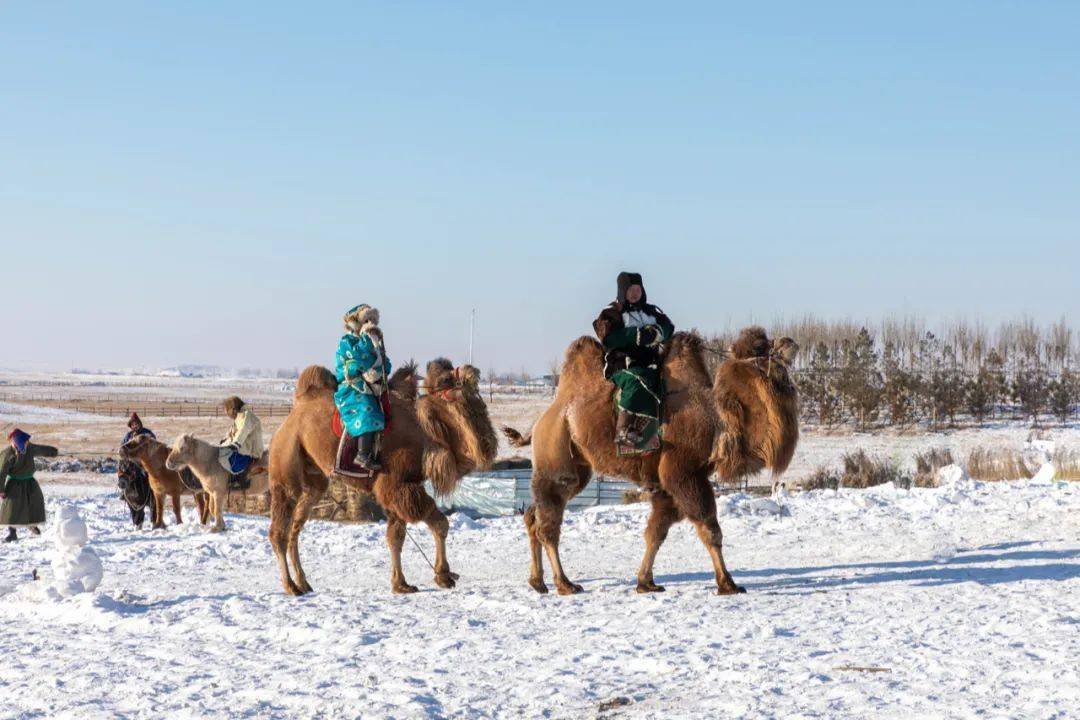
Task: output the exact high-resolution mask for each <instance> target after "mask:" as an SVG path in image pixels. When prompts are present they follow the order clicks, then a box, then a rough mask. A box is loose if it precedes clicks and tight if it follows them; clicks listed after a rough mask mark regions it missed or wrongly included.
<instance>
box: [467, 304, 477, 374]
mask: <svg viewBox="0 0 1080 720" xmlns="http://www.w3.org/2000/svg"><path fill="white" fill-rule="evenodd" d="M475 334H476V308H473V309H472V312H471V313H469V364H470V365H472V364H473V338H474V336H475Z"/></svg>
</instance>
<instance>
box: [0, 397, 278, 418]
mask: <svg viewBox="0 0 1080 720" xmlns="http://www.w3.org/2000/svg"><path fill="white" fill-rule="evenodd" d="M0 401H3V402H11V403H18V404H22V405H34V406H38V407H49V408H59V409H62V410H71V411H72V412H80V413H88V414H91V415H104V416H106V417H127V416H128V415H130V414H131V413H133V412H137V413H139V414H140V415H144V416H146V417H205V418H215V417H223V416H224V415H225V410H224V408H223V407H222V404H221V402H220V401H217V400H199V399H194V398H176V397H153V396H134V395H106V396H95V397H86V398H77V397H56V396H55V395H51V396H50V395H20V394H15V393H0ZM248 405H249V406H250V407H251V408H252V409H253V410H254V411H255V414H256V415H258V416H260V417H275V416H282V417H283V416H285V415H288V414H289V411H290V410H291V409H292V402H259V401H257V400H255V401H252V402H250V403H248Z"/></svg>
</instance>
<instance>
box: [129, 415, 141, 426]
mask: <svg viewBox="0 0 1080 720" xmlns="http://www.w3.org/2000/svg"><path fill="white" fill-rule="evenodd" d="M135 423H138V424H139V425H142V424H143V422H142V418H140V417H139V413H131V417H129V418H128V424H127V426H128V427H131V426H132V425H134V424H135Z"/></svg>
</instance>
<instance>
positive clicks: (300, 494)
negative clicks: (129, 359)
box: [270, 359, 498, 595]
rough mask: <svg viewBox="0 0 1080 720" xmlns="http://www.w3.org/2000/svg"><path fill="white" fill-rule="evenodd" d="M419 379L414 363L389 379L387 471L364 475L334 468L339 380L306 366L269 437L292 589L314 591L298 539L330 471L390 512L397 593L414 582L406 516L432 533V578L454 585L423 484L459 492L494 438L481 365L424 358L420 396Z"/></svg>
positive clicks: (278, 535) (282, 566)
mask: <svg viewBox="0 0 1080 720" xmlns="http://www.w3.org/2000/svg"><path fill="white" fill-rule="evenodd" d="M417 383H418V379H417V376H416V367H415V365H411V364H410V365H408V366H406V367H403V368H401V369H399V370H398V371H397V372H395V373H394V375H393V377H392V378H391V379H390V383H389V386H390V395H391V398H390V407H391V412H390V427H389V429H387V430H386V431H385V432H384V433H383V438H382V449H381V451H380V459H381V461H382V465H383V469H382V470H381V471H380V472H379V473H378V474H377V475H375V477H374V478H373V479H371V480H367V481H364V480H357V479H355V478H350V477H344V476H339V475H335V474H334V460H335V456H336V453H337V447H338V437H337V436H336V435H335V433H334V429H333V418H334V414H335V412H336V408H335V407H334V391H335V389H336V388H337V380H336V379H335V378H334V375H333V373H331V372H330V371H329V370H327V369H326V368H324V367H320V366H318V365H312V366H311V367H309V368H307V369H305V370H304V371H303V372H302V373H301V374H300V378H299V380H298V381H297V384H296V400H295V402H294V404H293V408H292V411H291V412H290V413H289V416H288V417H287V418H286V419H285V422H284V424H282V426H281V428H280V429H279V430H278V431H277V432H276V433H275V434H274V439H273V442H271V444H270V544H271V545H272V546H273V548H274V554H275V555H276V556H277V561H278V568H279V570H280V571H281V583H282V585H283V586H284V588H285V592H286V593H288V594H290V595H302V594H304V593H307V592H311V585H310V584H309V583H308V581H307V578H306V576H305V574H304V570H303V568H302V567H301V565H300V552H299V545H298V540H299V536H300V531H301V530H302V529H303V527H304V523H305V522H306V521H307V518H308V515H309V514H310V513H311V509H312V508H313V507H314V506H315V505H316V504H317V503H318V502H319V499H320V498H321V497H322V496H323V493H325V492H326V489H327V487H328V486H329V483H330V478H331V477H334V479H336V480H339V481H340V482H345V483H346V484H348V485H350V486H352V487H354V488H357V489H360V490H364V491H368V492H372V491H373V492H374V494H375V499H376V501H377V502H378V503H379V505H380V506H381V507H382V509H383V510H384V511H385V513H386V542H387V545H388V546H389V548H390V560H391V567H392V569H391V575H390V584H391V587H392V589H393V591H394V592H395V593H412V592H416V590H417V589H416V587H414V586H412V585H410V584H408V583H407V582H406V581H405V575H404V574H403V573H402V570H401V549H402V546H403V545H404V542H405V531H406V523H417V522H423V523H425V524H426V525H427V526H428V528H429V529H430V530H431V533H432V535H433V536H434V537H435V583H436V584H437V585H438V586H439V587H443V588H452V587H454V584H455V582H456V580H457V578H458V576H457V575H456V574H455V573H452V572H451V571H450V565H449V563H448V562H447V559H446V534H447V531H448V530H449V523H448V522H447V520H446V516H445V515H443V513H442V512H441V511H440V510H439V509H438V507H436V506H435V501H434V500H432V498H431V496H430V495H428V493H427V491H426V490H425V489H424V479H425V477H426V478H428V479H430V480H431V481H432V485H433V486H434V488H435V491H436V494H439V495H443V494H448V493H450V492H453V490H454V489H455V488H456V487H457V484H458V482H459V481H460V480H461V478H462V477H463V476H464V475H466V474H467V473H469V472H471V471H472V470H474V469H478V468H486V467H488V466H490V464H491V461H492V460H493V459H494V457H495V453H496V451H497V449H498V442H497V440H496V435H495V430H494V429H493V428H492V426H491V420H490V419H489V418H488V413H487V406H485V405H484V401H483V399H481V397H480V392H479V373H478V372H477V371H476V369H475V368H473V367H471V366H468V365H466V366H464V367H461V368H457V369H455V368H454V367H453V366H452V365H451V363H450V362H449V361H448V360H442V359H440V360H436V361H433V362H431V363H429V364H428V371H427V376H426V378H425V380H424V388H425V390H426V392H427V394H426V395H424V396H423V397H419V398H418V397H417ZM290 563H291V565H292V575H290V571H289V565H290Z"/></svg>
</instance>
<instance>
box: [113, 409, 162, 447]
mask: <svg viewBox="0 0 1080 720" xmlns="http://www.w3.org/2000/svg"><path fill="white" fill-rule="evenodd" d="M127 426H128V431H127V434H126V435H124V439H123V440H122V441H121V442H120V444H121V445H127V444H128V442H129V441H131V440H133V439H134V438H137V437H139V436H140V435H149V436H150V437H152V438H153V439H154V440H157V435H155V434H154V432H153V431H152V430H151V429H150V428H148V427H144V426H143V422H142V418H140V417H139V414H138V413H131V417H130V418H128V423H127Z"/></svg>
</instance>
